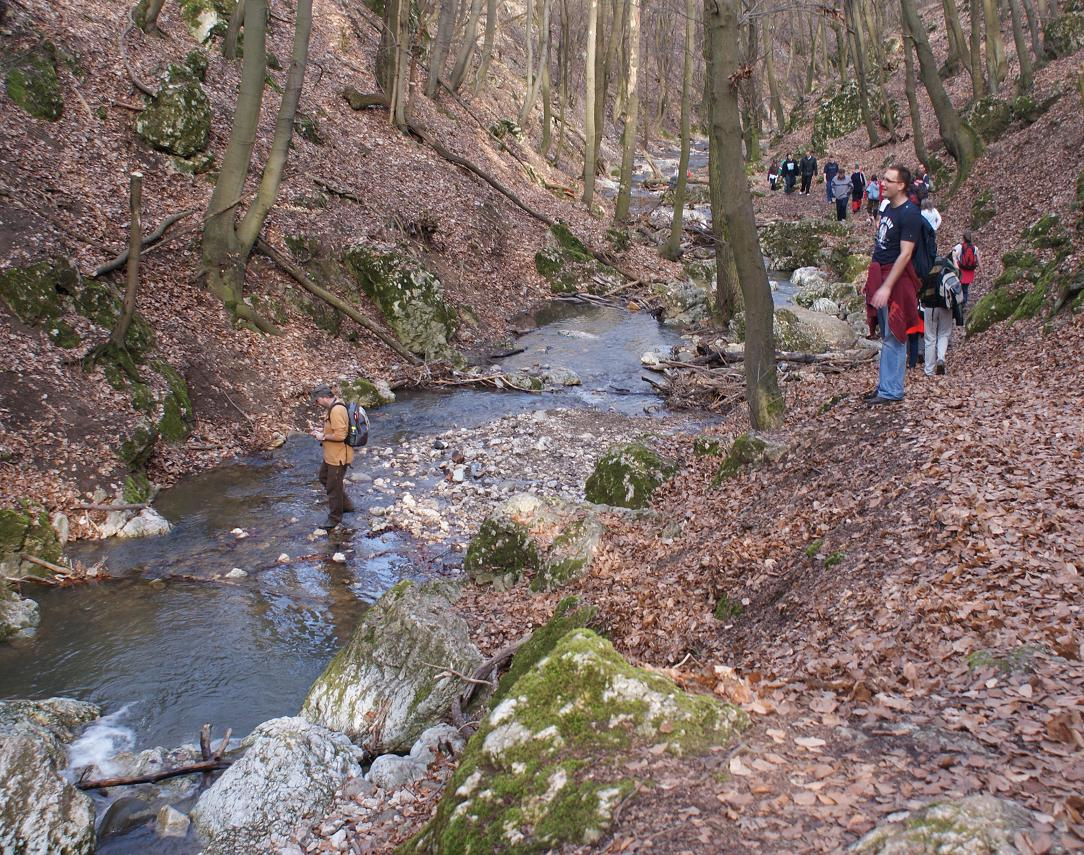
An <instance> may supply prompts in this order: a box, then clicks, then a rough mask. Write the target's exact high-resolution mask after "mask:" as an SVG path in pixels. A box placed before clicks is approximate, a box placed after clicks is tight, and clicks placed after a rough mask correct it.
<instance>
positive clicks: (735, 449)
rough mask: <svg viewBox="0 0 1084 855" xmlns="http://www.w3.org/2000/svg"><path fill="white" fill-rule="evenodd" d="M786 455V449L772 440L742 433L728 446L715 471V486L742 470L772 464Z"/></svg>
mask: <svg viewBox="0 0 1084 855" xmlns="http://www.w3.org/2000/svg"><path fill="white" fill-rule="evenodd" d="M786 453H787V447H786V446H785V445H782V444H781V443H779V442H776V441H775V440H773V439H770V438H768V437H765V436H761V435H760V434H756V433H743V434H742V435H741V436H739V437H737V438H736V439H735V440H734V442H732V443H731V444H730V449H729V450H728V451H727V453H726V457H724V458H723V461H722V463H720V464H719V468H718V469H717V470H716V471H715V479H714V482H713V483H715V484H721V483H722V482H723V481H725V480H726V479H727V478H730V477H732V476H734V475H736V474H737V473H738V472H741V471H742V470H744V469H751V468H753V467H755V466H762V465H764V464H765V463H774V462H775V461H777V460H780V459H781V458H782V457H783V455H785V454H786Z"/></svg>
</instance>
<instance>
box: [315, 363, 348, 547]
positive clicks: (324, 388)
mask: <svg viewBox="0 0 1084 855" xmlns="http://www.w3.org/2000/svg"><path fill="white" fill-rule="evenodd" d="M312 399H313V400H314V401H315V402H316V403H317V404H318V405H319V406H321V407H323V409H324V427H323V430H312V431H310V432H309V435H310V436H311V437H313V439H317V440H319V441H320V442H321V443H322V444H323V447H324V459H323V462H322V463H321V464H320V483H321V484H322V485H323V486H324V489H325V490H326V491H327V520H326V521H325V522H324V526H323V527H324V528H326V529H327V530H328V531H331V530H332V529H334V528H337V527H338V526H339V525H340V524H341V523H342V521H343V514H344V513H346V514H349V513H353V511H354V504H353V502H351V501H350V499H349V498H348V497H347V495H346V486H345V484H344V483H343V481H344V479H345V477H346V470H347V468H348V467H349V466H350V464H351V463H353V461H354V449H353V448H351V447H350V446H349V445H347V443H346V435H347V433H348V430H349V421H348V419H347V409H346V404H345V403H343V401H342V400H340V399H339V398H337V397H336V396H335V393H334V392H332V391H331V387H330V386H328V385H327V384H326V383H322V384H320V385H319V386H317V387H316V388H315V389H313V390H312Z"/></svg>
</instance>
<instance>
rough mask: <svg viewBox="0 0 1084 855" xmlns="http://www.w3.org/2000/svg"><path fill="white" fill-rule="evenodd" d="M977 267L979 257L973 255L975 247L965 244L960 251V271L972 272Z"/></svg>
mask: <svg viewBox="0 0 1084 855" xmlns="http://www.w3.org/2000/svg"><path fill="white" fill-rule="evenodd" d="M978 266H979V257H978V256H977V255H976V254H975V245H974V244H971V243H965V244H964V245H963V249H961V250H960V269H961V270H974V269H976V268H977V267H978Z"/></svg>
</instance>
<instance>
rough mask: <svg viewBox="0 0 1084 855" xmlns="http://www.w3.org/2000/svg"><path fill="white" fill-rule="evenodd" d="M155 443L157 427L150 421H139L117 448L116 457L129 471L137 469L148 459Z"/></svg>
mask: <svg viewBox="0 0 1084 855" xmlns="http://www.w3.org/2000/svg"><path fill="white" fill-rule="evenodd" d="M157 441H158V425H156V424H155V423H154V422H152V421H151V420H150V419H145V418H144V419H140V420H139V421H137V422H136V424H135V426H134V427H133V428H132V429H131V430H130V431H129V432H128V433H127V434H125V436H124V438H123V439H122V440H121V442H120V445H118V446H117V457H119V458H120V460H121V462H122V463H123V464H124V465H125V466H127V467H128V468H129V469H136V468H139V467H141V466H142V465H143V464H144V463H146V462H147V461H148V460H149V459H150V456H151V454H152V453H153V452H154V444H155V442H157Z"/></svg>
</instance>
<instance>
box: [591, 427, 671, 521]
mask: <svg viewBox="0 0 1084 855" xmlns="http://www.w3.org/2000/svg"><path fill="white" fill-rule="evenodd" d="M677 470H678V467H677V463H676V462H675V461H673V460H669V459H667V458H664V457H661V456H660V455H658V454H656V453H655V452H654V451H652V450H651V449H650V448H648V447H647V446H646V445H643V444H642V443H638V442H630V443H626V444H624V445H616V446H613V447H612V448H609V449H607V451H606V453H605V454H603V455H602V457H600V458H599V460H598V462H597V463H596V464H595V468H594V470H593V471H592V472H591V475H590V477H588V479H587V483H586V484H585V485H584V495H585V496H586V497H587V501H589V502H595V503H596V504H602V505H613V506H614V507H619V508H643V507H646V506H647V503H648V501H649V500H650V499H651V494H652V493H654V492H655V490H656V488H658V486H659V485H660V484H662V483H663V482H664V481H666V480H668V479H669V478H671V477H673V475H674V474H675V473H676V472H677Z"/></svg>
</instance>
